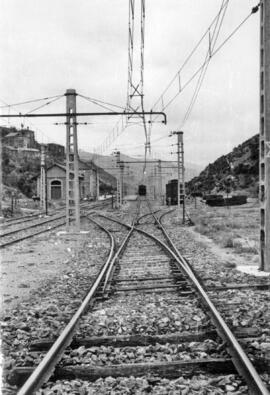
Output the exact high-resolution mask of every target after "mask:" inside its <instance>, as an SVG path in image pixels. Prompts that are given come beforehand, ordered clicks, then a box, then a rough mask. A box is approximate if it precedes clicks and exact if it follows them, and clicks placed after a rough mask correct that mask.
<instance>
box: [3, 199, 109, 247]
mask: <svg viewBox="0 0 270 395" xmlns="http://www.w3.org/2000/svg"><path fill="white" fill-rule="evenodd" d="M104 202H105V204H108V201H107V200H106V201H104ZM103 206H104V203H103V204H102V205H98V204H96V205H95V206H93V207H92V208H91V209H94V208H98V207H101V208H102V207H103ZM83 216H85V215H84V214H83V213H82V215H81V217H83ZM64 217H65V214H64V215H60V216H59V217H57V218H50V219H48V220H46V221H43V222H39V223H38V224H33V225H31V226H28V227H27V228H21V229H16V230H13V231H9V232H6V233H3V234H1V235H0V240H1V238H2V237H3V238H4V237H6V236H10V235H12V234H15V233H19V232H22V231H25V230H26V229H31V228H35V227H38V226H42V225H44V224H46V223H48V222H53V221H56V220H60V219H62V218H64ZM72 221H74V219H72ZM63 225H65V221H64V222H61V223H60V224H56V225H52V226H50V228H47V229H42V230H39V231H37V232H35V233H30V234H28V235H24V236H22V237H17V238H16V239H13V240H10V241H7V242H3V243H2V244H0V249H1V248H4V247H7V246H9V245H12V244H15V243H19V242H20V241H23V240H26V239H30V238H31V237H35V236H38V235H40V234H42V233H46V232H50V231H51V230H53V229H56V228H59V227H60V226H63Z"/></svg>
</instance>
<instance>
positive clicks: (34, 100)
mask: <svg viewBox="0 0 270 395" xmlns="http://www.w3.org/2000/svg"><path fill="white" fill-rule="evenodd" d="M62 96H63V95H57V96H51V97H43V98H42V99H33V100H27V101H24V102H19V103H14V104H6V105H4V106H0V108H6V107H17V106H22V105H24V104H29V103H35V102H38V101H43V100H50V99H55V98H61V97H62Z"/></svg>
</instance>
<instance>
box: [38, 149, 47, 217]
mask: <svg viewBox="0 0 270 395" xmlns="http://www.w3.org/2000/svg"><path fill="white" fill-rule="evenodd" d="M45 160H46V159H45V145H44V144H41V152H40V208H41V209H42V210H43V211H44V212H45V213H46V214H47V191H46V189H47V183H46V164H45Z"/></svg>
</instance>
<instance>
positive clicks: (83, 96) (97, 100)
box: [77, 93, 125, 110]
mask: <svg viewBox="0 0 270 395" xmlns="http://www.w3.org/2000/svg"><path fill="white" fill-rule="evenodd" d="M77 96H79V97H82V98H83V99H85V100H88V101H89V102H91V103H93V104H104V105H107V106H112V107H116V108H120V109H121V110H125V107H122V106H118V105H117V104H113V103H108V102H105V101H102V100H99V99H95V98H93V97H88V96H85V95H81V94H79V93H78V94H77Z"/></svg>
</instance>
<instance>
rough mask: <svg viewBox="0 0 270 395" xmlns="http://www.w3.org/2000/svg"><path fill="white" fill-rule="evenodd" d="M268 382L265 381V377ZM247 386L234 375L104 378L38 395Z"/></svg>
mask: <svg viewBox="0 0 270 395" xmlns="http://www.w3.org/2000/svg"><path fill="white" fill-rule="evenodd" d="M267 379H268V378H267ZM247 393H248V392H247V387H246V386H245V385H244V384H243V382H242V381H241V379H239V378H238V377H237V376H235V375H225V376H222V375H220V376H218V377H215V376H204V375H199V376H194V377H193V378H192V379H185V378H183V377H179V378H178V379H177V380H168V379H162V378H159V377H155V376H144V377H133V376H131V377H118V378H112V377H107V378H105V379H99V380H96V381H95V382H94V383H89V382H86V381H82V380H72V381H57V382H56V383H48V384H47V385H46V387H45V388H44V389H41V390H39V391H38V392H37V395H53V394H55V395H60V394H74V395H98V394H99V395H144V394H151V395H190V394H191V395H195V394H196V395H223V394H226V395H230V394H235V395H236V394H237V395H241V394H243V395H244V394H245V395H246V394H247Z"/></svg>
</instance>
